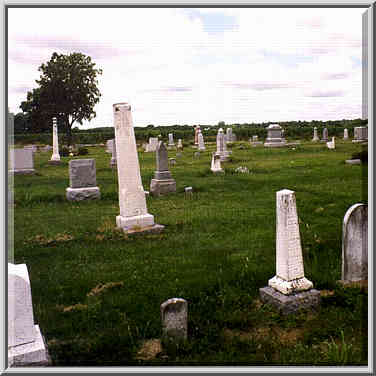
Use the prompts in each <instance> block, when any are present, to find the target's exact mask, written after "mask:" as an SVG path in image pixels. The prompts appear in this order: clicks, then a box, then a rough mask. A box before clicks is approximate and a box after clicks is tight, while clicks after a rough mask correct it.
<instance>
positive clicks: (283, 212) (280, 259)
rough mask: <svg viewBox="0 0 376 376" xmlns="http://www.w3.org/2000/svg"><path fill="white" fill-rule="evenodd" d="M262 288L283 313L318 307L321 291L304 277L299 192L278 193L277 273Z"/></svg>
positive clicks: (265, 298) (265, 296)
mask: <svg viewBox="0 0 376 376" xmlns="http://www.w3.org/2000/svg"><path fill="white" fill-rule="evenodd" d="M268 285H269V286H268V287H264V288H261V289H260V297H261V299H262V301H264V302H266V303H270V304H272V305H273V306H274V307H276V308H277V309H279V310H281V312H282V313H284V314H288V313H293V312H296V311H297V310H299V309H302V308H311V307H314V306H317V305H318V304H319V301H320V292H319V291H317V290H314V289H312V287H313V284H312V282H311V281H309V280H308V279H307V278H305V276H304V265H303V255H302V247H301V243H300V234H299V221H298V214H297V209H296V199H295V192H294V191H290V190H288V189H283V190H281V191H278V192H277V237H276V276H275V277H273V278H272V279H270V280H269V283H268Z"/></svg>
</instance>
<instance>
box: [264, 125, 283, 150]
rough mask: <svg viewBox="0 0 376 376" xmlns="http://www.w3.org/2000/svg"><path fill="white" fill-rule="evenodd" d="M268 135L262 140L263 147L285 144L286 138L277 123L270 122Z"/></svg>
mask: <svg viewBox="0 0 376 376" xmlns="http://www.w3.org/2000/svg"><path fill="white" fill-rule="evenodd" d="M267 131H268V137H267V138H266V140H265V142H264V146H265V147H281V146H285V145H286V140H285V139H284V138H283V137H282V127H281V126H280V125H279V124H270V125H269V127H268V129H267Z"/></svg>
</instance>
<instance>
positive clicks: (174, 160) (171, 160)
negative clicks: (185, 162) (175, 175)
mask: <svg viewBox="0 0 376 376" xmlns="http://www.w3.org/2000/svg"><path fill="white" fill-rule="evenodd" d="M169 162H170V165H171V166H173V165H176V159H175V158H170V159H169Z"/></svg>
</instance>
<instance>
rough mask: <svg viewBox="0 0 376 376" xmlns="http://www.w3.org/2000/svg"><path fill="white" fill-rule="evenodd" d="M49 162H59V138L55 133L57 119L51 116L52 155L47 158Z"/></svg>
mask: <svg viewBox="0 0 376 376" xmlns="http://www.w3.org/2000/svg"><path fill="white" fill-rule="evenodd" d="M49 163H50V164H59V163H60V154H59V138H58V134H57V120H56V118H55V117H54V118H52V156H51V159H50V160H49Z"/></svg>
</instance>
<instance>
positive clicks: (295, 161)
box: [9, 141, 368, 366]
mask: <svg viewBox="0 0 376 376" xmlns="http://www.w3.org/2000/svg"><path fill="white" fill-rule="evenodd" d="M336 147H337V148H336V150H329V149H327V148H326V146H325V144H323V143H309V142H302V144H301V145H298V146H296V147H294V148H275V149H272V148H264V147H263V146H258V147H251V146H250V145H249V144H248V143H242V142H237V143H234V144H233V148H232V156H231V161H229V162H226V163H224V164H223V167H224V168H225V170H226V173H225V174H220V175H214V174H212V173H211V171H210V161H211V152H212V151H213V150H214V148H215V145H214V144H211V145H208V148H207V150H206V151H205V152H201V156H200V158H194V157H193V154H194V152H195V149H193V148H185V149H184V151H183V156H182V157H180V158H179V157H178V158H176V159H177V164H176V165H174V166H172V167H171V172H172V175H173V177H174V178H175V180H176V184H177V193H176V194H170V195H168V196H162V197H159V198H154V197H148V198H147V205H148V211H149V213H151V214H153V215H154V216H155V222H156V223H159V224H163V225H165V230H164V231H163V232H162V233H161V234H154V235H150V234H149V235H145V236H136V237H127V236H125V235H124V234H123V233H122V232H121V231H119V230H117V229H116V228H115V217H116V215H118V214H119V204H118V194H117V191H118V186H117V172H116V171H115V170H111V168H110V167H109V163H110V159H111V156H110V154H107V153H105V148H89V155H87V156H83V157H76V158H95V159H96V166H97V183H98V186H99V187H100V189H101V194H102V198H101V200H99V201H86V202H75V203H73V202H68V201H67V200H66V198H65V189H66V188H67V187H68V185H69V176H68V162H69V159H70V158H65V157H63V158H62V164H61V165H60V166H50V165H48V163H47V162H48V160H49V159H50V156H51V152H49V153H37V154H35V168H36V171H37V173H36V174H35V175H33V176H19V175H17V176H15V177H14V191H15V193H14V263H16V264H19V263H26V264H27V267H28V270H29V274H30V280H31V286H32V295H33V306H34V318H35V322H36V323H38V324H39V326H40V328H41V330H42V333H43V335H44V336H45V338H46V341H47V344H48V349H49V352H50V355H51V357H52V360H53V365H54V366H89V365H90V366H111V365H116V366H119V365H124V366H126V365H132V366H134V365H143V366H145V365H158V366H161V365H163V366H164V365H166V366H168V365H191V366H193V365H231V366H236V365H239V366H240V365H241V366H247V365H248V366H252V365H342V364H346V365H366V364H367V358H368V356H367V341H368V339H367V330H368V329H367V309H368V307H367V300H368V295H367V291H366V290H364V289H361V288H347V289H343V288H341V287H339V286H338V285H337V284H336V281H337V280H339V279H340V277H341V238H342V221H343V217H344V215H345V212H346V210H347V209H348V208H349V207H350V206H351V205H353V204H355V203H358V202H366V201H367V196H366V194H367V165H365V166H359V165H347V164H345V163H344V161H345V159H350V158H351V155H352V154H353V153H355V152H358V151H360V150H361V148H362V146H361V145H359V144H353V143H352V142H351V141H348V142H341V141H337V143H336ZM175 155H176V152H175V151H169V157H175ZM139 160H140V166H141V175H142V181H143V185H144V188H145V190H149V186H150V180H151V178H152V176H153V172H154V169H155V153H144V152H139ZM238 166H246V167H248V168H249V170H250V173H249V174H241V173H236V172H235V171H234V170H235V168H236V167H238ZM186 186H192V187H193V190H194V193H193V196H192V197H188V196H187V197H186V196H185V193H184V188H185V187H186ZM284 188H286V189H291V190H293V191H295V192H296V200H297V210H298V215H299V221H300V234H301V240H302V248H303V258H304V267H305V275H306V277H307V278H308V279H309V280H311V281H312V282H313V284H314V287H315V288H317V289H319V290H322V304H321V307H320V309H319V311H318V312H308V313H307V312H305V313H304V312H302V313H299V314H297V315H295V316H291V317H282V316H281V315H279V314H278V313H276V312H274V311H273V310H272V309H271V308H270V307H268V306H267V305H263V304H262V303H261V302H260V300H259V288H260V287H264V286H266V285H267V283H268V279H270V278H272V277H273V276H274V275H275V210H276V209H275V206H276V202H275V198H276V192H277V191H279V190H281V189H284ZM9 253H11V252H9ZM103 285H104V286H103ZM95 287H97V289H95V290H93V289H94V288H95ZM100 287H102V289H100ZM90 292H92V293H90ZM89 293H90V294H89ZM172 297H181V298H184V299H186V300H187V301H188V311H189V315H188V336H189V340H188V341H187V342H186V343H184V344H183V345H181V346H180V347H179V348H177V349H172V348H162V351H161V352H158V351H157V350H158V346H159V342H158V341H157V340H158V339H159V338H161V319H160V304H161V303H162V302H164V301H165V300H167V299H169V298H172ZM153 340H154V341H153ZM140 351H141V352H140Z"/></svg>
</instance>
